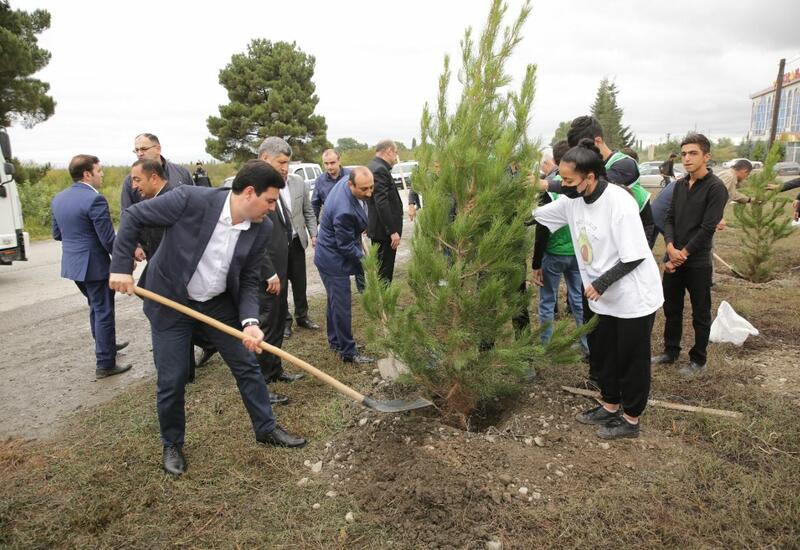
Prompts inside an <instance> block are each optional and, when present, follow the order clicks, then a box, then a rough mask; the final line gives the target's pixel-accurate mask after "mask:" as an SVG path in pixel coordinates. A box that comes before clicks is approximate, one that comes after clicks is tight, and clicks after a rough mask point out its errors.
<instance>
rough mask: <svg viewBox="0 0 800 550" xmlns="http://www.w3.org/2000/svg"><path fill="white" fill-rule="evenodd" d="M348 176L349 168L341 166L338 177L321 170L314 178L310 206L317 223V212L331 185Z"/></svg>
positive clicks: (331, 187)
mask: <svg viewBox="0 0 800 550" xmlns="http://www.w3.org/2000/svg"><path fill="white" fill-rule="evenodd" d="M348 177H350V170H348V169H347V168H344V167H342V169H341V171H340V172H339V177H338V178H337V179H333V178H332V177H330V175H329V174H328V173H327V172H323V173H322V174H321V175H320V176H319V177H317V179H316V180H314V192H313V193H312V194H311V208H313V209H314V215H315V216H316V217H317V223H319V213H320V210H322V205H324V204H325V199H327V198H328V194H329V193H330V192H331V189H333V186H334V185H336V184H337V183H339V182H340V181H342V180H343V179H347V178H348Z"/></svg>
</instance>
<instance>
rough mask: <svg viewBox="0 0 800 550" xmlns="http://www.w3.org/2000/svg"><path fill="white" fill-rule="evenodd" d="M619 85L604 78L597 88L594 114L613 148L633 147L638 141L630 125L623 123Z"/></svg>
mask: <svg viewBox="0 0 800 550" xmlns="http://www.w3.org/2000/svg"><path fill="white" fill-rule="evenodd" d="M617 93H618V90H617V85H616V84H615V83H614V82H612V81H611V80H609V79H608V78H604V79H603V80H601V81H600V86H598V88H597V95H596V96H595V98H594V104H593V105H592V115H593V116H594V117H595V118H596V119H597V120H599V121H600V124H601V125H602V126H603V134H604V138H603V139H604V141H605V142H606V145H608V146H609V147H610V148H611V149H612V150H615V151H616V150H619V149H622V148H623V147H633V145H634V142H635V141H636V138H635V136H634V135H633V133H632V132H631V128H630V126H623V124H622V115H623V111H622V107H620V106H619V105H618V104H617Z"/></svg>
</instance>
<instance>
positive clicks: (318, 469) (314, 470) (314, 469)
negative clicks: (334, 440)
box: [311, 460, 322, 474]
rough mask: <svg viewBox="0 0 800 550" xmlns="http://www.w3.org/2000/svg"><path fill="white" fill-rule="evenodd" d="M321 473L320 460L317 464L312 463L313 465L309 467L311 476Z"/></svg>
mask: <svg viewBox="0 0 800 550" xmlns="http://www.w3.org/2000/svg"><path fill="white" fill-rule="evenodd" d="M321 471H322V461H321V460H320V461H319V462H316V463H314V465H313V466H311V473H312V474H318V473H320V472H321Z"/></svg>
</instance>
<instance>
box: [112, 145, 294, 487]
mask: <svg viewBox="0 0 800 550" xmlns="http://www.w3.org/2000/svg"><path fill="white" fill-rule="evenodd" d="M283 185H284V181H283V178H282V177H281V176H280V175H279V174H278V173H277V172H276V171H275V170H274V169H273V168H272V167H271V166H269V165H268V164H266V163H265V162H263V161H259V160H253V161H249V162H247V163H246V164H245V165H244V166H243V167H242V169H241V170H239V173H238V174H237V175H236V178H235V179H234V180H233V184H232V185H231V189H228V188H207V187H195V186H188V185H181V186H179V187H178V188H177V189H174V190H173V191H170V192H169V193H167V194H165V195H162V196H159V197H156V198H154V199H150V200H146V201H143V202H139V203H137V204H134V205H132V206H130V207H129V208H128V209H127V210H126V211H125V212H124V213H123V215H122V220H121V223H120V227H119V235H118V236H117V240H116V242H115V243H114V253H113V255H112V261H111V276H110V279H109V284H110V286H111V288H113V289H114V290H116V291H118V292H125V293H127V294H132V293H133V288H134V283H133V276H132V275H131V273H132V266H131V261H130V258H131V257H132V256H133V252H134V249H135V248H136V243H137V242H140V241H141V235H142V232H143V230H144V228H145V227H153V226H162V227H165V228H166V229H165V231H164V236H163V237H162V239H161V244H159V246H158V250H156V252H155V254H154V255H153V257H152V258H150V259H149V265H148V267H147V278H146V281H145V282H144V286H145V287H146V288H147V289H148V290H151V291H153V292H155V293H157V294H160V295H161V296H164V297H166V298H169V299H171V300H174V301H176V302H178V303H180V304H183V305H186V306H188V307H190V308H192V309H195V310H197V311H199V312H201V313H204V314H206V315H208V316H210V317H213V318H215V319H217V320H219V321H221V322H223V323H226V324H228V325H230V326H233V327H236V328H239V329H242V331H243V332H244V333H245V338H244V339H243V340H242V342H241V343H239V342H237V341H236V340H235V339H233V338H231V337H230V336H228V335H226V334H223V333H221V332H219V331H217V330H214V329H211V328H209V327H205V326H203V327H202V330H203V332H204V333H205V335H206V337H207V338H208V339H209V340H210V341H211V342H212V343H213V344H214V346H215V347H216V348H217V349H218V350H219V353H220V355H222V358H223V359H224V360H225V362H226V363H227V364H228V366H229V367H230V369H231V372H232V373H233V376H234V377H235V378H236V383H237V385H238V387H239V393H240V394H241V397H242V401H243V402H244V405H245V408H246V409H247V412H248V414H249V415H250V420H251V422H252V425H253V431H254V432H255V435H256V440H257V441H259V442H261V443H267V444H270V445H277V446H283V447H302V446H303V445H305V443H306V442H305V440H304V439H302V438H299V437H294V436H292V435H290V434H288V433H287V432H286V431H284V430H283V429H282V428H281V427H280V426H278V425H277V424H276V422H275V416H274V415H273V412H272V407H271V405H270V402H269V395H268V390H267V385H266V383H265V381H264V376H263V375H262V374H261V369H260V368H259V365H258V361H257V360H256V357H255V355H254V353H253V352H256V353H258V352H260V351H261V350H260V348H259V344H260V343H261V341H262V339H263V337H264V333H263V332H261V329H260V328H259V326H258V294H259V292H265V291H266V289H265V288H262V287H261V284H260V282H259V281H260V275H261V269H262V262H269V257H268V256H267V255H265V254H264V251H265V249H266V246H267V241H268V240H269V238H270V233H271V231H272V223H271V222H270V221H269V220H267V219H266V216H267V213H268V212H270V211H272V210H274V209H275V204H276V202H277V200H278V194H279V190H280V188H281V187H283ZM267 269H268V268H267ZM144 312H145V315H147V318H148V319H149V320H150V324H151V327H152V330H151V333H152V339H153V358H154V360H155V364H156V372H157V375H158V378H157V381H156V401H157V406H158V421H159V425H160V428H161V440H162V442H163V444H164V453H163V465H164V469H165V470H166V471H167V472H169V473H171V474H174V475H180V474H182V473H183V472H184V471H185V470H186V459H185V458H184V456H183V441H184V432H185V426H186V418H185V411H184V391H185V386H186V381H187V378H188V375H189V356H188V354H187V353H186V350H187V349H189V344H190V342H191V339H192V332H193V331H194V330H195V328H196V327H198V326H200V325H201V324H200V323H199V322H198V321H195V320H194V319H191V318H189V317H187V316H184V315H183V314H181V313H178V312H177V311H175V310H173V309H172V308H169V307H166V306H162V305H160V304H158V303H157V302H152V301H145V303H144ZM242 344H243V346H242ZM245 348H246V349H245Z"/></svg>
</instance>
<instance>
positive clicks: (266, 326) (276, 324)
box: [256, 281, 289, 384]
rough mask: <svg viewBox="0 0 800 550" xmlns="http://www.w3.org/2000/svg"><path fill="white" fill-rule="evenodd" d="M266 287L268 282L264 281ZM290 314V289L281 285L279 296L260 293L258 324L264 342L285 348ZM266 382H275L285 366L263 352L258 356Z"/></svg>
mask: <svg viewBox="0 0 800 550" xmlns="http://www.w3.org/2000/svg"><path fill="white" fill-rule="evenodd" d="M262 283H263V286H264V287H266V281H262ZM288 313H289V289H288V288H286V285H283V284H282V285H281V291H280V292H279V293H278V294H267V293H265V292H260V293H259V297H258V323H259V326H260V327H261V330H262V331H263V332H264V341H265V342H266V343H267V344H271V345H273V346H275V347H276V348H282V347H283V330H284V328H286V315H287V314H288ZM256 359H258V364H259V366H260V367H261V372H262V373H263V374H264V380H266V381H267V384H269V383H270V382H274V381H275V380H276V379H277V378H278V376H280V374H281V372H283V364H282V363H281V358H280V357H278V356H277V355H273V354H271V353H269V352H266V351H262V352H261V353H260V354H258V355H256Z"/></svg>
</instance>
